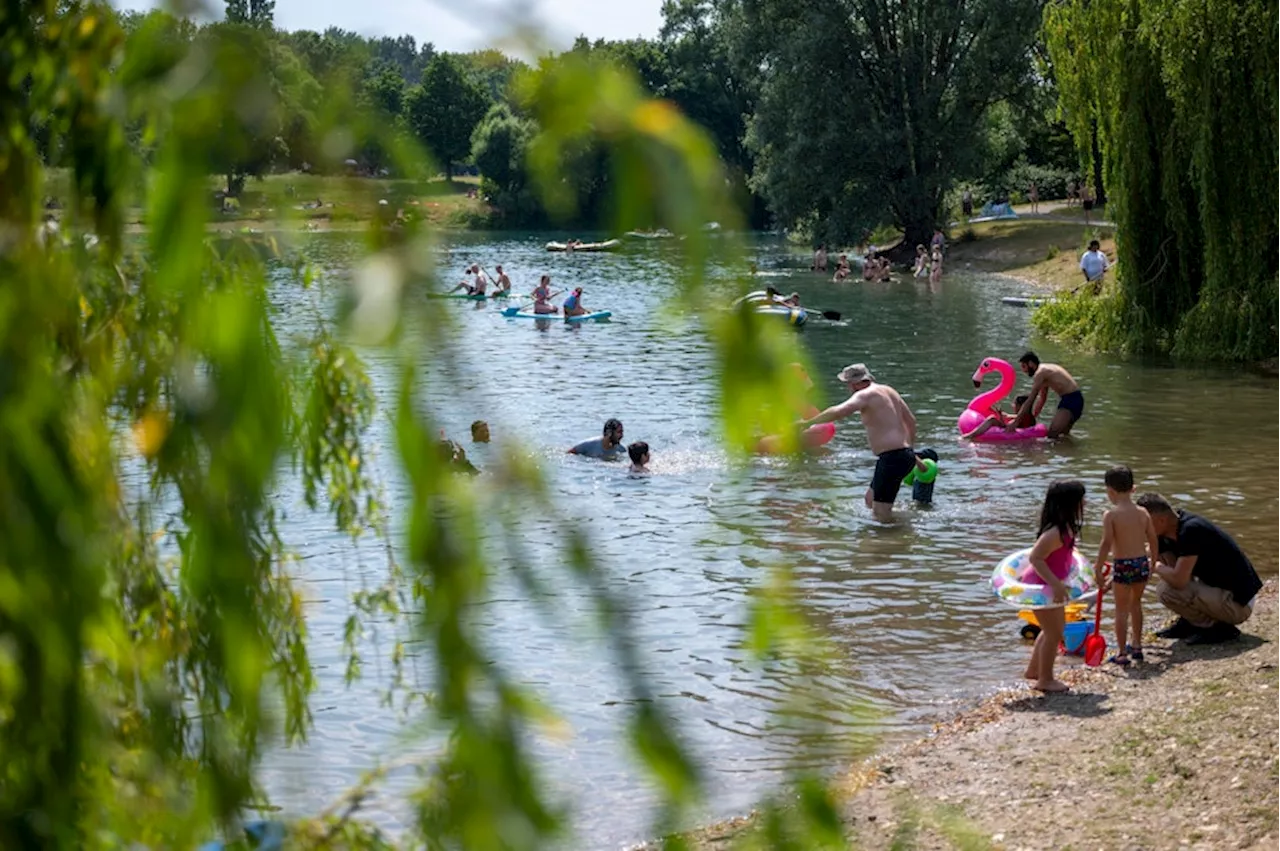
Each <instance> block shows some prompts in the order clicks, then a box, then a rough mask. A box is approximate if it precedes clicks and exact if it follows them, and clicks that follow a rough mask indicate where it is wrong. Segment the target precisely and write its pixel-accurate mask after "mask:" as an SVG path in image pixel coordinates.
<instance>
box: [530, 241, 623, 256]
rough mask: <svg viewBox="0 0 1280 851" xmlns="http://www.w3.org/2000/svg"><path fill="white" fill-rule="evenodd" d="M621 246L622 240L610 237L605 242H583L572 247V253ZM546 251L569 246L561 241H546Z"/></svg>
mask: <svg viewBox="0 0 1280 851" xmlns="http://www.w3.org/2000/svg"><path fill="white" fill-rule="evenodd" d="M621 247H622V240H620V239H610V240H607V241H605V242H584V243H583V244H582V245H575V246H574V247H573V251H574V253H577V252H579V251H616V250H617V249H619V248H621ZM547 250H548V251H568V250H569V246H568V245H566V244H565V243H563V242H548V243H547Z"/></svg>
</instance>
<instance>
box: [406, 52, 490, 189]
mask: <svg viewBox="0 0 1280 851" xmlns="http://www.w3.org/2000/svg"><path fill="white" fill-rule="evenodd" d="M488 108H489V98H488V96H487V95H486V94H485V93H484V91H483V90H481V88H480V87H479V85H477V84H476V83H475V82H474V81H473V80H472V79H471V78H470V77H469V76H468V75H467V74H466V73H464V72H463V69H462V66H461V65H460V64H459V63H458V60H456V59H455V58H453V57H452V56H449V55H447V54H443V53H442V54H439V55H437V56H436V57H435V58H434V59H432V60H431V64H430V65H428V66H427V70H426V71H425V72H424V73H423V75H422V85H420V86H415V87H414V88H413V89H411V90H410V91H409V94H408V96H407V97H406V98H405V114H406V116H407V118H408V121H409V126H410V128H411V129H412V130H413V132H414V134H415V135H416V136H417V137H418V139H419V140H421V142H422V144H423V145H425V146H426V148H427V150H429V151H430V152H431V153H432V155H433V156H435V158H436V160H437V162H438V163H439V165H440V167H441V168H443V169H444V173H445V176H446V177H447V178H448V179H449V180H452V179H453V164H454V163H456V162H459V161H461V160H463V159H466V157H467V155H468V154H470V153H471V134H472V133H473V132H474V131H475V129H476V125H477V124H478V123H479V122H480V119H481V118H483V117H484V113H485V110H486V109H488Z"/></svg>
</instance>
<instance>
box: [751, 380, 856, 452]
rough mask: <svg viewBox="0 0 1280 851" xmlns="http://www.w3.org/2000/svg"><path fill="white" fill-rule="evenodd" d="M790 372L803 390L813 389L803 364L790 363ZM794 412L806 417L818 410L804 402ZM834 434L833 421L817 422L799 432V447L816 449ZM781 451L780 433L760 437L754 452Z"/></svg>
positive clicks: (817, 412)
mask: <svg viewBox="0 0 1280 851" xmlns="http://www.w3.org/2000/svg"><path fill="white" fill-rule="evenodd" d="M791 373H792V376H793V379H794V381H795V382H796V383H797V384H799V385H800V386H801V387H803V388H804V389H805V390H812V389H813V379H811V378H810V377H809V373H807V372H805V370H804V367H803V366H801V365H800V364H798V363H793V364H791ZM796 413H797V414H799V415H800V416H802V417H804V418H805V419H808V418H810V417H815V416H817V415H818V414H819V413H820V412H819V411H818V409H817V408H815V407H814V406H813V405H812V404H809V403H807V402H806V403H804V404H802V405H801V406H800V407H799V408H798V409H797V410H796ZM835 436H836V424H835V423H819V424H818V425H814V426H809V427H808V428H807V429H805V430H804V431H803V432H801V434H800V448H801V449H804V450H812V449H817V448H818V447H819V446H825V445H826V444H828V443H830V442H831V438H833V437H835ZM782 451H783V450H782V437H781V436H780V435H776V434H771V435H769V436H768V437H762V438H760V441H759V442H758V443H757V444H756V452H757V453H758V454H760V455H777V454H778V453H780V452H782Z"/></svg>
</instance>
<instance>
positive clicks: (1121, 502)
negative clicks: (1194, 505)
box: [1093, 467, 1160, 665]
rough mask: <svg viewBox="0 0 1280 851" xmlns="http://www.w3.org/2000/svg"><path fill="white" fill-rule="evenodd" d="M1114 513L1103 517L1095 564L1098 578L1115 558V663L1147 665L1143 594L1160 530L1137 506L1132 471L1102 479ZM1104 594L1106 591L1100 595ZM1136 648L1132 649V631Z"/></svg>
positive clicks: (1115, 469) (1118, 469)
mask: <svg viewBox="0 0 1280 851" xmlns="http://www.w3.org/2000/svg"><path fill="white" fill-rule="evenodd" d="M1103 482H1104V483H1105V484H1106V486H1107V499H1109V500H1110V501H1111V508H1109V509H1107V511H1106V513H1104V514H1103V515H1102V543H1101V544H1100V545H1099V546H1098V557H1097V559H1095V560H1094V563H1093V572H1094V575H1095V576H1101V570H1102V565H1103V564H1104V563H1105V562H1106V559H1107V556H1108V555H1109V556H1111V584H1112V587H1113V588H1114V589H1115V599H1116V647H1117V648H1118V649H1119V651H1120V652H1119V653H1117V654H1116V655H1114V656H1112V657H1111V659H1110V661H1111V662H1114V663H1115V664H1117V665H1128V664H1129V662H1130V661H1131V660H1133V659H1137V660H1138V661H1139V662H1141V661H1142V592H1143V591H1144V590H1145V589H1146V587H1147V580H1148V579H1150V578H1151V565H1152V563H1153V562H1154V561H1155V559H1156V557H1157V555H1159V553H1160V544H1159V541H1158V540H1157V538H1156V527H1155V525H1154V524H1153V523H1152V522H1151V515H1150V514H1148V513H1147V510H1146V509H1145V508H1142V507H1141V506H1139V505H1137V504H1135V503H1134V501H1133V498H1132V497H1133V471H1132V470H1130V469H1129V468H1128V467H1112V468H1111V469H1110V470H1108V471H1107V473H1106V475H1105V476H1104V477H1103ZM1099 593H1101V592H1099ZM1130 624H1132V626H1133V640H1134V644H1128V643H1126V642H1127V639H1128V631H1129V626H1130Z"/></svg>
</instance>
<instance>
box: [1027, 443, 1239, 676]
mask: <svg viewBox="0 0 1280 851" xmlns="http://www.w3.org/2000/svg"><path fill="white" fill-rule="evenodd" d="M1103 488H1104V490H1105V492H1106V495H1107V500H1108V501H1109V502H1110V503H1111V508H1109V509H1107V510H1106V511H1105V512H1104V513H1103V515H1102V541H1101V543H1100V544H1099V545H1098V553H1097V556H1096V557H1095V559H1094V563H1093V570H1094V575H1095V576H1096V577H1097V578H1098V581H1099V586H1098V601H1097V603H1096V605H1101V604H1102V595H1104V594H1106V593H1107V591H1113V592H1114V598H1115V607H1116V615H1115V633H1116V647H1117V650H1118V652H1117V653H1116V654H1115V655H1114V656H1112V657H1111V658H1110V659H1109V660H1108V661H1110V662H1111V663H1113V664H1116V665H1120V666H1125V667H1127V666H1129V665H1131V664H1132V663H1133V662H1141V661H1144V653H1143V649H1142V634H1143V629H1142V628H1143V617H1142V594H1143V591H1145V590H1146V586H1147V582H1148V581H1149V580H1150V579H1151V577H1152V576H1154V577H1155V578H1156V579H1157V580H1158V582H1159V586H1158V589H1157V596H1158V597H1159V600H1160V603H1161V604H1162V605H1163V606H1164V607H1165V608H1167V609H1169V610H1170V611H1171V612H1173V613H1174V614H1176V615H1178V618H1177V620H1176V621H1174V622H1173V623H1172V624H1171V625H1169V626H1168V627H1166V628H1164V629H1161V630H1159V631H1158V632H1156V636H1157V637H1159V638H1169V639H1185V640H1186V642H1187V643H1188V644H1191V645H1197V644H1218V643H1221V642H1224V641H1231V640H1234V639H1235V638H1237V637H1239V635H1240V629H1239V626H1238V625H1239V624H1242V623H1244V622H1245V621H1246V620H1248V619H1249V617H1250V616H1251V615H1252V614H1253V601H1254V598H1255V597H1256V596H1257V594H1258V592H1259V591H1260V590H1262V580H1261V579H1259V578H1258V574H1257V571H1255V570H1254V567H1253V564H1252V563H1251V562H1250V561H1249V558H1248V556H1246V555H1245V553H1244V551H1243V550H1242V549H1241V548H1240V545H1239V544H1237V543H1236V541H1235V540H1234V539H1233V538H1232V537H1231V536H1230V535H1229V534H1227V533H1226V532H1224V531H1223V530H1222V529H1220V528H1219V527H1218V526H1216V525H1214V524H1213V523H1211V522H1209V521H1208V520H1206V519H1205V518H1203V517H1200V516H1199V515H1196V514H1192V513H1191V512H1189V511H1185V510H1181V509H1175V508H1174V507H1173V506H1172V505H1171V504H1170V503H1169V501H1168V500H1167V499H1165V498H1164V497H1163V496H1161V495H1160V494H1158V493H1144V494H1142V495H1141V496H1139V497H1138V498H1137V499H1134V498H1133V491H1134V477H1133V472H1132V471H1131V470H1130V469H1129V468H1128V467H1125V466H1116V467H1112V468H1111V469H1110V470H1108V471H1107V472H1106V474H1105V476H1104V477H1103ZM1084 504H1085V486H1084V484H1083V483H1082V482H1079V481H1074V480H1072V481H1058V482H1054V483H1053V484H1051V485H1050V486H1049V489H1048V492H1047V493H1046V494H1045V498H1044V504H1043V506H1042V507H1041V510H1040V527H1039V535H1038V537H1037V538H1036V542H1035V544H1034V546H1032V548H1031V553H1030V556H1029V558H1030V561H1031V565H1032V568H1033V570H1034V574H1035V575H1034V576H1028V577H1025V579H1027V580H1028V581H1035V580H1036V579H1038V580H1039V583H1038V584H1043V585H1045V586H1047V587H1048V588H1049V590H1050V592H1051V593H1052V599H1053V603H1054V605H1052V606H1048V607H1045V608H1040V609H1036V610H1035V615H1036V619H1037V620H1038V622H1039V624H1040V627H1041V632H1040V634H1039V635H1038V636H1037V637H1036V643H1035V645H1034V647H1033V648H1032V650H1031V659H1030V661H1029V662H1028V663H1027V669H1026V672H1025V673H1024V676H1025V677H1026V678H1027V679H1028V680H1031V681H1032V682H1033V687H1034V688H1036V689H1038V690H1039V691H1043V692H1047V693H1055V692H1065V691H1069V690H1070V688H1069V686H1067V684H1066V683H1063V682H1061V681H1060V680H1058V679H1057V678H1056V677H1055V676H1054V665H1055V662H1056V660H1057V657H1058V645H1059V643H1060V642H1062V640H1063V637H1064V634H1065V631H1066V610H1065V609H1064V608H1063V604H1065V603H1066V602H1067V600H1068V596H1069V594H1068V590H1067V587H1066V585H1065V583H1064V580H1066V579H1067V577H1068V576H1069V575H1070V573H1071V571H1072V569H1073V565H1072V562H1073V559H1074V547H1075V544H1076V541H1077V539H1078V537H1079V535H1080V529H1081V527H1082V526H1083V523H1084ZM1108 559H1110V561H1108ZM1108 566H1109V570H1110V572H1109V573H1108V572H1107V569H1108ZM1131 637H1132V641H1130V638H1131Z"/></svg>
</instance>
